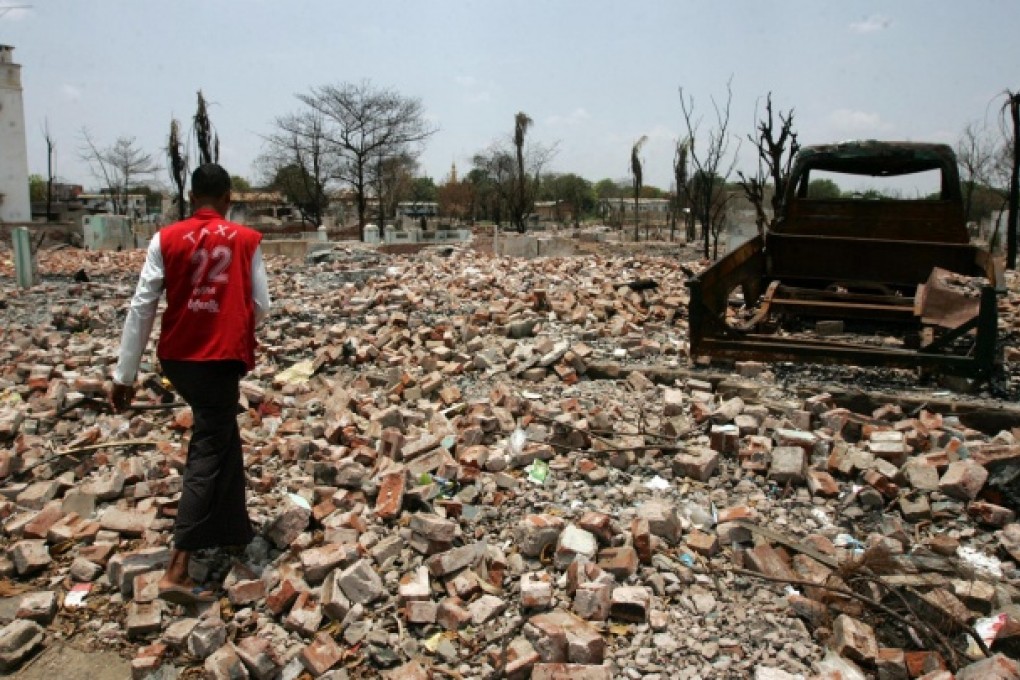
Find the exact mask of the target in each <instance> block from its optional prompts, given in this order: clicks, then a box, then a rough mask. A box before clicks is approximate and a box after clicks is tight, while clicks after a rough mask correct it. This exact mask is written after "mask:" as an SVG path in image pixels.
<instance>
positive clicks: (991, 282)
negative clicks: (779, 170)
mask: <svg viewBox="0 0 1020 680" xmlns="http://www.w3.org/2000/svg"><path fill="white" fill-rule="evenodd" d="M820 173H829V174H830V175H831V174H832V173H835V174H837V175H839V176H843V175H851V176H857V177H872V178H890V177H901V176H907V175H911V174H914V173H927V176H929V177H931V176H932V175H935V176H937V177H938V178H939V184H940V186H939V187H938V188H937V189H935V191H934V192H932V193H930V194H928V195H926V196H924V197H916V198H890V197H888V196H883V195H877V194H871V195H869V194H868V193H864V194H861V195H849V196H848V195H846V194H841V195H840V196H839V197H831V196H830V197H819V196H817V195H812V190H813V188H814V187H815V184H813V183H812V179H814V176H815V175H817V174H820ZM1002 281H1003V278H1002V272H1001V267H1000V265H999V264H998V263H997V262H996V261H995V260H994V259H993V258H992V257H991V256H990V255H989V253H988V252H986V251H985V250H983V249H981V248H979V247H978V246H976V245H974V244H972V243H970V238H969V235H968V232H967V228H966V224H965V222H964V215H963V202H962V199H961V192H960V180H959V174H958V170H957V163H956V157H955V155H954V154H953V151H952V149H951V148H950V147H948V146H946V145H943V144H924V143H912V142H876V141H867V142H847V143H842V144H832V145H824V146H812V147H806V148H804V149H802V150H801V151H800V152H799V153H798V155H797V157H796V158H795V159H794V164H793V167H792V170H791V175H790V181H789V183H788V185H787V191H786V194H785V196H784V199H783V201H782V205H781V208H780V211H779V214H778V215H777V216H776V220H775V224H774V226H773V228H772V229H769V230H767V231H766V233H765V234H763V235H760V236H757V237H756V238H754V239H752V240H751V241H749V242H747V243H745V244H743V245H742V246H740V247H739V248H737V249H735V250H734V251H732V252H731V253H729V254H728V255H726V256H725V257H723V258H722V259H720V260H718V261H717V262H715V263H714V264H713V265H712V266H711V267H709V268H708V269H707V270H705V271H704V272H703V273H702V274H701V275H699V276H698V277H696V278H694V279H692V280H690V281H688V284H687V285H688V287H689V288H690V307H689V330H690V353H691V356H692V357H699V356H705V355H707V356H710V357H717V358H727V359H760V360H773V361H802V362H816V363H845V364H858V365H885V366H897V367H904V368H914V367H921V368H929V369H933V370H937V371H940V372H945V373H950V374H959V375H966V376H970V377H975V378H987V377H988V376H989V375H990V373H991V371H992V368H993V366H994V363H995V357H996V326H997V319H996V316H997V312H996V293H997V288H999V287H1001V285H1002ZM819 320H824V321H828V322H830V323H828V324H825V325H824V326H825V328H827V329H828V331H827V332H829V333H833V331H832V329H833V328H835V329H836V332H834V333H833V334H832V335H824V336H823V335H820V334H819V333H818V332H817V329H818V328H821V327H822V325H815V326H812V325H811V323H812V322H817V321H819ZM812 329H815V330H814V331H813V330H812Z"/></svg>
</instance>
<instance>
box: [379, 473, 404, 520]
mask: <svg viewBox="0 0 1020 680" xmlns="http://www.w3.org/2000/svg"><path fill="white" fill-rule="evenodd" d="M405 483H406V475H405V473H404V471H403V470H400V471H399V472H390V473H388V474H386V475H383V477H382V480H381V481H380V483H379V493H378V495H377V496H376V500H375V514H376V516H377V517H379V518H380V519H384V520H387V519H394V518H396V517H398V516H399V515H400V510H401V508H402V507H403V505H404V488H405Z"/></svg>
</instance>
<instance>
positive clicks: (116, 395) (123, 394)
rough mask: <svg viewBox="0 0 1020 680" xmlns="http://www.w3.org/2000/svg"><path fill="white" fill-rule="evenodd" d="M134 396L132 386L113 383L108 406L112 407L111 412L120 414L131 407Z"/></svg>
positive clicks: (133, 387)
mask: <svg viewBox="0 0 1020 680" xmlns="http://www.w3.org/2000/svg"><path fill="white" fill-rule="evenodd" d="M134 396H135V386H134V385H121V384H120V383H118V382H116V381H114V383H113V388H112V389H111V390H110V406H111V407H113V412H114V413H121V412H122V411H124V410H125V409H127V407H128V406H130V405H131V400H132V399H133V398H134Z"/></svg>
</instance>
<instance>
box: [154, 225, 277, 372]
mask: <svg viewBox="0 0 1020 680" xmlns="http://www.w3.org/2000/svg"><path fill="white" fill-rule="evenodd" d="M261 240H262V235H261V234H259V233H258V232H257V231H255V230H254V229H249V228H248V227H245V226H242V225H240V224H234V223H233V222H228V221H227V220H225V219H223V217H221V216H220V215H219V213H217V212H216V211H215V210H211V209H208V208H203V209H201V210H198V211H196V212H195V214H194V215H193V216H192V217H191V219H187V220H184V221H182V222H177V223H175V224H171V225H170V226H168V227H164V228H163V229H162V230H160V232H159V246H160V250H161V251H162V253H163V271H164V279H163V287H164V288H165V290H166V311H165V312H163V327H162V331H161V332H160V337H159V348H158V350H157V355H158V356H159V358H160V359H170V360H183V361H211V360H216V359H237V360H240V361H243V362H244V364H245V365H246V366H247V367H248V370H251V369H252V368H254V366H255V302H254V300H253V299H252V289H251V261H252V257H253V256H254V254H255V249H256V248H258V245H259V242H260V241H261Z"/></svg>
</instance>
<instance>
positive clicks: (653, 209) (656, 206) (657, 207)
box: [599, 198, 671, 217]
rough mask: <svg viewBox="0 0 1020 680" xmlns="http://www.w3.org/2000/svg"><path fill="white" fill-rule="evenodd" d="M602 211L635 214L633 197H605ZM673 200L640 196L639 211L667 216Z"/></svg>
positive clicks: (601, 204)
mask: <svg viewBox="0 0 1020 680" xmlns="http://www.w3.org/2000/svg"><path fill="white" fill-rule="evenodd" d="M599 203H600V207H601V208H602V212H603V213H604V214H606V213H620V212H622V213H624V214H633V212H634V199H633V198H603V199H602V200H601V201H600V202H599ZM670 203H671V201H670V200H669V199H668V198H639V199H638V204H637V208H638V212H639V213H641V214H642V215H657V216H662V217H665V216H666V215H667V214H669V209H670Z"/></svg>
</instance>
